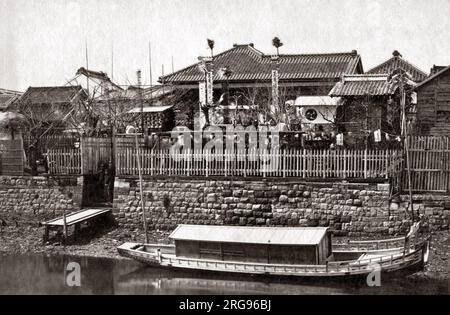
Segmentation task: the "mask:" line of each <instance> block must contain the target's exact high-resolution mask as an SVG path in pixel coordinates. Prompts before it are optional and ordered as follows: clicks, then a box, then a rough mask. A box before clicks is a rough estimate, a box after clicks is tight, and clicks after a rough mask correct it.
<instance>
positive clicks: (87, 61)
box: [84, 38, 89, 95]
mask: <svg viewBox="0 0 450 315" xmlns="http://www.w3.org/2000/svg"><path fill="white" fill-rule="evenodd" d="M84 45H85V58H86V70H89V57H88V44H87V38H85V41H84ZM86 89H87V94H88V95H89V76H86Z"/></svg>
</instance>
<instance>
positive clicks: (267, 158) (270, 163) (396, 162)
mask: <svg viewBox="0 0 450 315" xmlns="http://www.w3.org/2000/svg"><path fill="white" fill-rule="evenodd" d="M139 151H140V152H139V155H140V157H141V159H142V162H141V166H142V174H143V175H152V176H154V175H169V176H172V175H173V176H206V177H208V176H242V177H247V176H258V177H269V176H270V177H299V178H389V177H391V176H396V174H397V173H398V172H399V170H400V169H401V167H402V165H401V162H402V153H401V151H397V150H301V149H300V150H294V149H285V150H279V151H276V152H270V151H263V152H259V151H258V150H253V151H246V152H239V151H238V152H223V153H212V154H211V153H205V152H197V151H186V152H183V153H180V152H178V153H172V152H170V151H168V150H165V151H162V150H150V149H146V148H140V149H139ZM137 157H138V154H137V150H136V148H133V147H123V148H117V151H116V174H117V175H138V166H137V165H138V163H137Z"/></svg>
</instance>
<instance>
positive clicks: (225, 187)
mask: <svg viewBox="0 0 450 315" xmlns="http://www.w3.org/2000/svg"><path fill="white" fill-rule="evenodd" d="M114 190H115V192H114V214H115V217H116V219H117V221H118V223H119V224H120V225H123V226H125V227H129V228H141V226H142V211H141V207H140V197H139V194H140V192H139V182H138V180H136V179H134V178H116V181H115V189H114ZM143 190H144V195H145V199H146V215H147V221H148V222H147V223H148V226H149V228H150V229H161V230H171V229H173V228H174V227H175V226H176V225H177V224H180V223H185V224H225V225H260V226H330V228H331V229H332V230H333V231H334V232H335V234H337V235H348V236H360V235H365V234H374V233H377V234H390V235H395V234H399V233H404V232H405V231H406V230H407V229H408V227H409V224H410V221H409V215H408V214H407V213H406V208H405V207H404V205H403V204H401V205H399V206H398V207H397V208H396V209H394V208H395V207H390V202H389V197H390V196H389V184H373V183H372V184H369V183H361V184H354V183H342V182H339V183H337V182H335V183H331V182H328V183H314V182H304V181H298V180H297V181H295V180H273V179H255V180H252V179H249V180H223V179H217V180H216V179H198V178H185V179H179V178H178V179H176V178H164V179H162V178H147V179H146V180H145V181H144V189H143ZM446 220H447V221H446V222H447V227H448V218H447V219H446ZM443 226H444V225H438V226H437V227H439V228H441V227H443Z"/></svg>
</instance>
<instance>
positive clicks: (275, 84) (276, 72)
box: [272, 70, 280, 108]
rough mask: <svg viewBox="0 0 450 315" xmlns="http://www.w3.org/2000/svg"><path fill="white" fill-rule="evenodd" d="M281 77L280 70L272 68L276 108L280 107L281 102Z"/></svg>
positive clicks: (273, 98)
mask: <svg viewBox="0 0 450 315" xmlns="http://www.w3.org/2000/svg"><path fill="white" fill-rule="evenodd" d="M279 79H280V74H279V72H278V70H272V104H273V106H275V108H278V103H279V94H278V93H279V91H278V81H279Z"/></svg>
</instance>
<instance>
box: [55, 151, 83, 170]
mask: <svg viewBox="0 0 450 315" xmlns="http://www.w3.org/2000/svg"><path fill="white" fill-rule="evenodd" d="M47 158H48V169H49V172H50V174H81V173H82V170H81V150H80V149H75V148H54V149H49V150H48V152H47Z"/></svg>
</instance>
